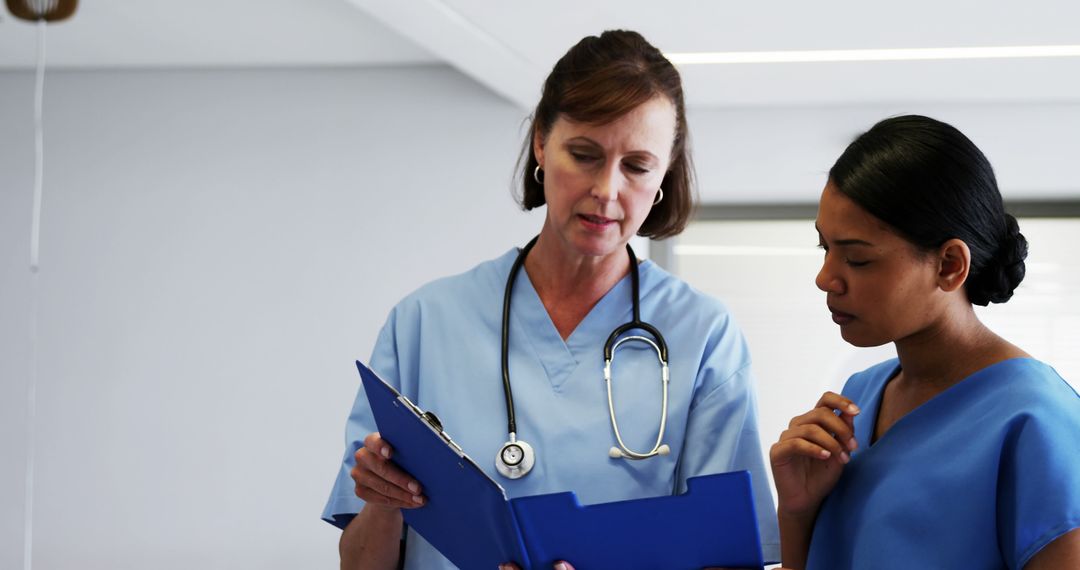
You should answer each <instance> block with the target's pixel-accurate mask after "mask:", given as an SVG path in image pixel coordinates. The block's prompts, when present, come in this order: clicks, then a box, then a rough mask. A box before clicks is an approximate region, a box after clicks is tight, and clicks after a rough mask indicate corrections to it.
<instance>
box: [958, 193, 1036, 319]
mask: <svg viewBox="0 0 1080 570" xmlns="http://www.w3.org/2000/svg"><path fill="white" fill-rule="evenodd" d="M1005 224H1006V231H1005V236H1004V238H1003V239H1002V240H1001V244H1000V246H999V247H998V250H997V253H996V254H995V255H994V256H993V257H992V258H990V259H989V260H988V262H987V264H986V266H985V267H982V268H980V269H979V270H978V272H977V273H976V274H975V275H974V276H973V277H972V279H971V280H970V281H968V284H967V293H968V298H970V299H971V302H972V303H975V304H976V305H982V306H986V305H987V304H989V303H1004V302H1005V301H1008V300H1009V299H1010V298H1011V297H1012V296H1013V291H1014V290H1015V289H1016V287H1017V286H1018V285H1020V282H1021V281H1023V280H1024V274H1025V272H1026V271H1027V268H1026V266H1025V265H1024V259H1026V258H1027V253H1028V242H1027V238H1025V237H1024V234H1022V233H1020V226H1019V225H1018V224H1017V223H1016V218H1015V217H1013V216H1012V214H1005Z"/></svg>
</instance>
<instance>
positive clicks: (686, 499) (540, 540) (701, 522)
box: [356, 361, 764, 570]
mask: <svg viewBox="0 0 1080 570" xmlns="http://www.w3.org/2000/svg"><path fill="white" fill-rule="evenodd" d="M356 367H357V369H358V370H359V371H360V377H361V380H362V381H363V383H364V391H365V392H366V393H367V397H368V403H369V404H370V406H371V410H372V412H373V413H374V415H375V423H376V424H377V425H378V428H379V432H380V434H381V436H382V437H383V439H385V440H386V441H387V442H388V443H389V444H390V445H391V446H393V448H394V456H393V461H394V463H396V464H397V465H398V466H399V467H401V468H402V469H403V470H405V471H406V472H408V473H410V474H411V475H412V476H413V477H415V478H416V479H417V480H418V481H420V484H421V486H422V487H423V489H424V491H423V492H424V495H425V496H426V497H427V499H428V502H427V504H426V505H424V506H423V507H420V508H418V509H402V514H403V516H404V518H405V523H406V524H408V525H409V526H410V527H412V528H413V529H414V530H416V532H418V533H420V535H421V536H423V537H424V539H425V540H427V541H428V542H429V543H431V545H432V546H434V547H435V548H436V549H437V550H438V551H439V552H440V553H442V555H443V556H445V557H446V558H447V559H449V560H450V561H451V562H453V563H454V564H455V565H456V566H457V567H458V568H461V569H462V570H473V569H477V570H491V569H493V568H497V567H498V565H499V564H502V563H505V562H515V563H517V565H518V566H520V567H521V568H522V569H523V570H530V569H534V568H535V569H546V568H551V567H552V565H553V564H554V563H555V562H557V561H559V560H567V561H569V562H571V563H572V564H574V567H575V568H577V569H578V570H594V569H603V568H621V569H624V570H652V569H657V570H660V569H663V570H697V569H699V568H705V567H709V566H720V567H728V568H762V567H763V565H764V561H763V557H762V553H761V539H760V536H759V534H758V527H757V517H756V516H755V513H754V498H753V493H752V489H751V483H750V474H749V473H748V472H746V471H736V472H732V473H720V474H716V475H705V476H701V477H693V478H691V479H689V480H688V481H687V492H686V493H684V494H682V495H673V496H665V497H652V498H646V499H634V500H627V501H616V502H612V503H603V504H598V505H587V506H582V505H581V504H580V503H579V502H578V500H577V497H576V496H575V495H574V494H573V493H571V492H566V493H552V494H548V495H536V496H532V497H519V498H516V499H512V500H510V499H508V497H507V496H506V491H505V490H504V489H503V488H502V486H501V485H499V483H498V482H497V481H495V480H494V479H492V478H491V477H490V476H488V475H487V474H486V473H485V472H484V470H483V469H481V468H480V467H479V466H478V465H477V464H476V463H475V462H474V461H473V460H472V459H470V458H469V456H468V455H466V454H465V452H464V450H463V449H461V447H460V446H458V445H457V443H455V442H454V441H453V440H452V439H451V438H450V436H448V435H447V433H446V432H445V431H444V430H443V429H442V426H441V425H440V424H439V423H438V420H437V419H435V418H433V416H432V415H431V414H429V413H427V412H425V411H424V410H421V409H420V408H419V407H417V406H416V405H415V404H413V403H412V402H410V401H409V399H408V398H406V397H405V396H402V395H401V394H400V393H398V392H397V390H395V389H394V388H393V387H392V386H390V385H389V384H387V383H386V382H385V381H383V380H382V379H381V378H379V377H378V376H377V375H376V374H375V373H374V372H372V371H371V370H370V369H369V368H367V367H366V366H364V364H362V363H361V362H359V361H357V363H356Z"/></svg>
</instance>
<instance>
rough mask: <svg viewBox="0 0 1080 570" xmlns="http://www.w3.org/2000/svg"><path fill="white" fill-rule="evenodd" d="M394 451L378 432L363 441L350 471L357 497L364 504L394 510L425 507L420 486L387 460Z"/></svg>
mask: <svg viewBox="0 0 1080 570" xmlns="http://www.w3.org/2000/svg"><path fill="white" fill-rule="evenodd" d="M392 454H393V451H392V449H391V447H390V444H388V443H386V441H385V440H383V439H382V438H381V437H379V434H378V433H373V434H370V435H368V436H367V437H366V438H364V447H362V448H360V449H359V450H358V451H357V452H356V455H355V458H356V466H355V467H353V469H352V471H351V472H350V476H351V477H352V479H353V482H354V483H355V484H356V488H355V492H356V496H357V497H360V498H361V499H363V500H364V501H366V502H369V503H372V504H376V505H380V506H384V507H393V508H406V509H408V508H416V507H419V506H422V505H423V504H424V501H425V499H424V497H423V496H422V495H421V489H420V484H419V483H418V482H417V481H416V480H415V479H413V478H412V477H410V476H409V475H408V474H406V473H405V472H404V471H402V470H401V469H399V468H398V467H397V466H396V465H394V464H393V463H392V462H391V461H390V457H391V456H392Z"/></svg>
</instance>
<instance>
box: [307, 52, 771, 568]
mask: <svg viewBox="0 0 1080 570" xmlns="http://www.w3.org/2000/svg"><path fill="white" fill-rule="evenodd" d="M520 166H521V170H520V175H521V178H522V182H523V186H524V192H523V196H522V204H523V207H524V208H525V209H532V208H536V207H539V206H545V205H546V206H547V210H546V215H545V217H544V223H543V226H542V228H541V229H540V233H539V235H538V236H537V237H536V238H535V239H534V240H533V241H531V242H530V243H529V244H528V245H526V246H525V247H524V248H522V249H520V250H519V249H518V248H513V249H511V250H510V251H508V252H507V253H506V254H504V255H502V256H501V257H499V258H497V259H494V260H492V261H489V262H485V263H482V264H480V265H479V266H477V267H475V268H473V269H472V270H470V271H468V272H466V273H464V274H461V275H458V276H454V277H448V278H444V279H440V280H438V281H435V282H433V283H430V284H428V285H426V286H424V287H422V288H421V289H420V290H418V291H416V292H414V293H412V294H411V295H409V296H407V297H406V298H405V299H404V300H403V301H401V302H400V303H399V304H398V305H397V306H396V307H395V308H394V309H393V312H392V313H391V314H390V317H389V319H388V320H387V322H386V325H385V326H384V327H383V329H382V331H381V333H380V335H379V339H378V341H377V343H376V345H375V349H374V351H373V354H372V357H371V360H370V367H371V368H372V369H373V370H374V371H375V372H376V373H377V374H378V375H379V376H380V377H382V378H383V379H384V380H386V381H387V382H388V383H390V384H392V385H393V386H394V387H395V388H396V389H397V390H398V391H399V392H401V393H402V394H403V395H405V396H406V397H408V398H410V399H411V400H412V401H413V402H416V403H417V405H418V406H420V407H421V408H423V409H427V410H435V411H436V412H437V413H438V414H439V417H440V418H441V421H442V425H443V426H444V427H445V428H446V431H447V432H448V433H450V434H452V435H453V437H454V439H455V440H456V441H457V442H458V443H459V444H460V445H461V447H462V448H463V449H464V450H465V451H466V453H468V454H469V455H470V456H471V457H473V458H474V459H475V458H480V459H479V460H478V464H479V465H480V467H482V468H483V469H484V470H485V471H487V472H488V474H489V475H490V476H491V477H492V478H494V479H496V480H497V481H499V482H500V483H501V484H502V486H503V487H504V488H505V489H506V492H507V494H508V495H509V496H510V497H519V496H528V495H537V494H544V493H553V492H561V491H573V492H575V493H576V494H577V496H578V498H579V500H581V502H582V503H584V504H592V503H604V502H611V501H618V500H625V499H631V498H641V497H649V496H662V495H670V494H673V493H681V492H683V491H684V490H685V489H686V480H687V479H688V478H690V477H694V476H697V475H704V474H711V473H719V472H727V471H736V470H743V469H745V470H748V471H750V473H751V477H752V480H753V484H754V487H755V493H756V497H755V499H756V508H757V512H758V515H759V519H760V520H759V527H760V533H761V536H762V538H763V543H764V552H765V557H766V559H775V558H777V556H778V550H779V542H778V538H777V529H776V519H775V510H774V506H773V501H772V496H771V494H770V492H769V489H768V481H767V474H766V471H765V462H764V459H763V457H762V455H761V452H760V444H759V439H758V430H757V415H756V414H757V411H756V403H755V394H754V381H753V376H752V374H751V369H750V355H749V353H748V351H747V347H746V343H745V341H744V340H743V336H742V334H741V333H740V331H739V329H738V327H737V326H736V324H735V322H734V320H733V319H732V316H731V314H730V313H729V312H728V311H727V309H726V308H725V307H724V306H723V305H722V304H721V303H720V302H718V301H716V300H715V299H711V298H709V297H707V296H705V295H703V294H701V293H699V292H698V291H696V290H694V289H692V288H691V287H689V286H688V285H687V284H686V283H684V282H682V281H679V280H678V279H676V278H675V277H673V276H672V275H670V274H668V273H667V272H665V271H663V270H662V269H661V268H659V267H658V266H657V265H655V264H654V263H651V262H649V261H644V262H638V261H637V259H636V257H635V256H634V254H633V251H632V250H631V249H630V247H629V246H628V242H629V240H630V239H631V238H632V237H633V236H635V235H643V236H648V237H653V238H660V237H667V236H672V235H675V234H678V233H679V232H680V231H682V229H683V228H684V227H685V225H686V223H687V221H688V219H689V216H690V212H691V209H692V206H693V202H694V191H693V185H692V173H693V168H692V165H691V159H690V149H689V145H688V131H687V126H686V117H685V110H684V104H683V93H682V84H681V79H680V77H679V74H678V72H677V71H676V69H675V68H674V67H673V66H672V65H671V63H670V62H669V61H668V60H667V59H666V58H664V56H663V55H662V54H661V53H660V51H659V50H657V49H656V48H655V47H653V46H652V45H650V44H649V43H648V42H647V41H645V39H644V38H642V37H641V36H640V35H639V34H637V33H634V32H628V31H609V32H605V33H603V34H602V35H600V36H599V37H594V36H590V37H587V38H585V39H583V40H581V42H579V43H578V44H577V45H575V46H574V47H573V48H571V49H570V51H568V52H567V53H566V55H564V56H563V57H562V59H560V60H559V62H558V63H557V64H556V65H555V68H554V69H553V70H552V71H551V74H550V75H549V76H548V78H547V81H546V83H545V84H544V89H543V95H542V97H541V100H540V103H539V104H538V105H537V107H536V110H535V113H534V115H533V120H532V125H531V127H530V129H529V133H528V136H527V138H526V140H525V142H524V146H523V150H522V158H521V160H520ZM500 300H501V301H502V302H500ZM639 318H640V321H643V322H644V323H648V324H649V325H651V326H646V325H644V324H642V322H639V321H638V319H639ZM631 320H633V321H635V323H636V324H635V326H634V327H633V328H631V329H628V330H624V329H622V328H620V325H623V324H624V323H627V322H628V321H631ZM613 331H615V334H612V333H613ZM609 335H611V336H612V338H613V339H615V338H617V339H618V341H619V343H616V344H615V348H613V352H614V351H615V350H617V351H618V358H617V359H616V360H615V362H614V365H613V366H612V367H611V368H612V370H611V378H612V380H611V385H612V388H611V390H612V393H611V394H612V395H611V396H609V392H608V391H607V389H606V388H605V382H604V381H603V380H604V379H605V376H606V371H605V354H604V352H605V350H604V347H605V344H606V343H607V342H608V337H609ZM630 337H639V338H640V337H644V338H646V339H649V340H648V342H654V343H655V345H657V346H650V345H649V344H647V343H646V342H644V341H640V340H630V341H628V342H627V344H625V345H623V344H620V343H621V342H622V341H623V340H626V339H629V338H630ZM662 337H666V340H667V343H666V348H663V345H664V342H663V340H662ZM501 339H506V340H504V341H502V342H503V343H504V344H502V345H501ZM661 348H663V349H662V350H661ZM661 353H663V354H664V355H665V356H666V364H663V363H661V362H658V355H660V354H661ZM501 363H503V364H504V365H503V366H501ZM500 369H502V371H503V373H502V376H501V377H500ZM662 378H663V380H661V379H662ZM511 384H512V394H513V396H515V397H513V398H511ZM665 387H666V388H665ZM662 394H665V395H664V396H663V397H662ZM611 402H613V403H611ZM662 409H663V411H662ZM503 410H505V411H506V414H505V415H504V414H503ZM616 417H618V419H619V420H621V421H619V422H618V424H617V427H616ZM662 417H663V418H666V419H665V420H662V419H660V418H662ZM609 419H610V422H609ZM375 429H376V426H375V422H374V420H373V418H372V414H371V410H370V408H369V406H368V403H367V400H366V398H365V397H364V394H363V391H361V393H360V395H359V396H358V397H357V399H356V402H355V404H354V407H353V411H352V414H351V416H350V418H349V422H348V425H347V428H346V441H347V446H346V450H345V454H344V458H343V461H342V465H341V468H340V470H339V473H338V477H337V480H336V483H335V485H334V489H333V492H332V494H331V496H330V499H329V501H328V502H327V505H326V509H325V510H324V512H323V518H324V519H325V520H326V521H328V522H330V523H332V524H334V525H336V526H339V527H340V528H342V529H343V530H344V532H343V533H342V538H341V543H340V551H341V560H342V568H394V567H395V566H396V565H398V564H401V565H403V566H404V567H405V568H423V569H425V570H428V569H437V568H451V567H452V566H451V565H450V562H449V561H447V560H446V559H445V558H443V557H442V556H441V555H440V554H439V552H437V551H436V550H435V549H434V548H433V547H432V546H431V545H429V544H428V543H427V542H425V541H424V540H423V538H422V537H420V536H419V535H417V534H416V533H415V532H413V531H412V530H410V531H409V532H408V534H407V536H406V538H405V544H404V547H403V549H402V550H401V552H403V554H399V544H400V539H401V535H402V515H401V510H400V509H404V508H423V504H424V501H425V497H424V483H425V482H424V481H418V480H416V479H414V478H413V477H411V476H410V475H409V474H408V473H404V472H402V471H401V470H400V469H398V468H397V467H396V466H395V465H394V464H393V463H392V461H391V460H392V459H393V450H392V449H391V447H390V445H388V444H387V442H386V441H384V440H383V439H381V438H380V437H379V434H378V433H375ZM508 432H509V433H508ZM526 442H527V443H526ZM649 446H652V448H651V449H650V448H649ZM487 458H495V461H494V462H491V461H490V460H488V459H487ZM718 516H722V515H718ZM402 556H403V558H402ZM506 562H511V561H506Z"/></svg>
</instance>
